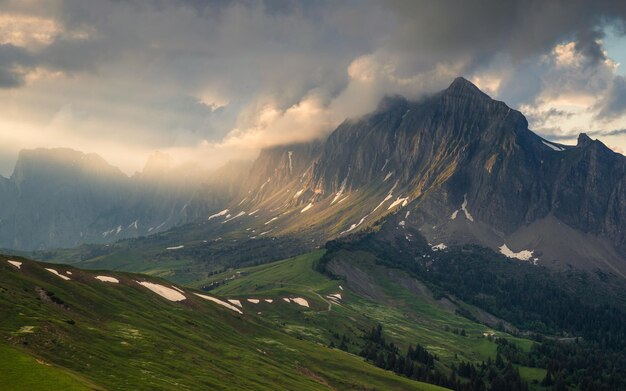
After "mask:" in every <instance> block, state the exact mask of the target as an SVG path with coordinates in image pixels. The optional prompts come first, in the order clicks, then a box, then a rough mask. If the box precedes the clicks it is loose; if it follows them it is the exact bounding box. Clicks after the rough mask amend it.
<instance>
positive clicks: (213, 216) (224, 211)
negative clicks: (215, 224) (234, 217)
mask: <svg viewBox="0 0 626 391" xmlns="http://www.w3.org/2000/svg"><path fill="white" fill-rule="evenodd" d="M227 213H228V209H224V210H223V211H221V212H217V213H216V214H214V215H211V216H209V220H212V219H214V218H216V217H220V216H226V214H227Z"/></svg>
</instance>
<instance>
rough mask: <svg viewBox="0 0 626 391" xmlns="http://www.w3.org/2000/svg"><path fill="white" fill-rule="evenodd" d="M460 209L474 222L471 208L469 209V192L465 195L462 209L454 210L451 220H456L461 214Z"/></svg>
mask: <svg viewBox="0 0 626 391" xmlns="http://www.w3.org/2000/svg"><path fill="white" fill-rule="evenodd" d="M459 211H462V212H463V213H464V214H465V218H466V219H468V220H469V221H471V222H472V223H473V222H474V217H473V216H472V215H471V213H470V212H469V210H467V194H464V195H463V203H462V204H461V209H457V210H455V211H454V212H452V215H451V216H450V220H455V219H456V218H457V216H458V214H459Z"/></svg>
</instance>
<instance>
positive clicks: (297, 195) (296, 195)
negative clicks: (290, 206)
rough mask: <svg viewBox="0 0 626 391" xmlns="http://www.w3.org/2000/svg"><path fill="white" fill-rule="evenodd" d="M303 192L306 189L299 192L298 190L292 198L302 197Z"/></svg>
mask: <svg viewBox="0 0 626 391" xmlns="http://www.w3.org/2000/svg"><path fill="white" fill-rule="evenodd" d="M304 190H306V189H301V190H298V191H297V192H296V194H294V196H293V198H298V197H300V196H301V195H302V193H304Z"/></svg>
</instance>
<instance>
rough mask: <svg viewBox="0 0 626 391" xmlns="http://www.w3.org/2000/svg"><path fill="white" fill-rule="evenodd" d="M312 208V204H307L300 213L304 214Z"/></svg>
mask: <svg viewBox="0 0 626 391" xmlns="http://www.w3.org/2000/svg"><path fill="white" fill-rule="evenodd" d="M312 207H313V203H312V202H309V204H308V205H307V206H305V207H304V208H303V209H302V210H301V211H300V213H304V212H306V211H307V210H309V209H311V208H312Z"/></svg>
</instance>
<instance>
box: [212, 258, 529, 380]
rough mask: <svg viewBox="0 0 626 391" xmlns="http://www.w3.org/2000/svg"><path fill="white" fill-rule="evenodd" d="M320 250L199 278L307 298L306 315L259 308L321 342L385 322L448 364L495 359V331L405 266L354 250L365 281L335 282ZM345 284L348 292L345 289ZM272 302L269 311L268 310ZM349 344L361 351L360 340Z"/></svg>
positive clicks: (241, 290)
mask: <svg viewBox="0 0 626 391" xmlns="http://www.w3.org/2000/svg"><path fill="white" fill-rule="evenodd" d="M323 253H324V252H323V250H321V251H315V252H311V253H308V254H305V255H302V256H299V257H294V258H291V259H288V260H284V261H279V262H273V263H270V264H266V265H261V266H256V267H249V268H242V269H237V270H230V271H228V272H225V273H222V274H218V275H215V276H212V277H211V278H210V279H209V280H206V281H202V283H201V284H206V283H209V282H212V281H222V282H223V284H222V285H220V286H218V287H217V288H216V289H215V290H214V291H212V292H214V293H216V294H220V295H223V296H228V297H233V298H246V297H271V298H274V299H278V300H280V298H281V297H285V296H302V297H306V298H307V299H309V300H310V302H311V306H312V310H311V311H308V312H305V314H306V316H304V315H303V314H302V313H300V312H296V311H295V310H294V311H292V308H289V306H281V307H274V308H271V307H270V306H261V307H259V309H262V310H263V317H264V319H265V320H267V321H271V322H274V324H275V325H276V327H281V328H282V329H283V330H285V331H286V332H288V333H290V334H292V335H296V336H298V337H299V338H305V339H310V340H313V341H315V342H318V343H323V344H328V343H329V342H330V341H333V342H335V344H336V343H337V341H334V340H333V335H334V334H335V333H337V334H340V335H342V334H346V335H348V336H349V337H351V338H358V337H359V336H360V335H361V334H362V333H363V331H365V330H367V329H368V328H370V327H372V326H374V325H376V324H377V323H380V324H382V325H383V328H384V330H385V333H386V335H388V336H389V337H391V338H392V339H393V341H394V342H395V343H396V344H398V345H399V346H400V347H401V348H403V349H405V348H407V347H408V346H409V345H415V344H417V343H419V344H421V345H423V346H425V347H426V348H427V349H428V350H429V351H430V352H431V353H434V354H436V355H437V356H438V357H439V359H440V365H441V366H443V368H444V370H445V368H449V367H450V366H451V365H452V364H453V363H455V364H458V363H459V362H460V361H470V362H474V363H480V362H481V361H486V360H487V359H488V358H492V359H494V358H495V356H496V348H497V345H496V343H495V342H494V341H493V339H489V338H485V337H483V332H485V331H488V330H492V329H491V328H490V327H488V326H485V325H483V324H479V323H476V322H473V321H471V320H469V319H466V318H464V317H462V316H459V315H456V314H455V313H454V310H453V309H450V308H447V307H446V305H444V304H442V302H441V301H438V300H436V299H435V298H434V297H433V296H432V294H430V292H429V291H428V289H426V287H425V286H423V285H421V284H419V282H417V281H415V280H413V279H411V278H410V277H409V276H408V275H406V274H405V273H403V272H402V271H399V270H392V269H388V268H385V267H382V266H378V265H376V264H375V262H374V260H373V259H372V258H371V257H368V255H367V254H360V253H357V254H354V253H350V254H346V255H345V256H344V258H345V261H346V262H349V264H350V265H351V267H352V268H354V269H355V270H357V271H358V272H359V273H354V275H355V276H356V275H359V276H361V277H359V279H361V281H357V283H356V284H353V283H352V282H351V280H350V279H348V281H342V280H332V279H330V278H328V277H327V276H325V275H322V274H320V273H318V272H316V271H314V269H313V266H314V264H315V262H316V261H317V260H318V259H319V258H320V257H321V256H322V255H323ZM348 257H351V258H348ZM233 276H234V277H235V278H233ZM354 278H356V277H353V279H354ZM340 285H342V287H344V289H346V290H345V291H341V290H340V289H339V286H340ZM359 285H361V286H367V288H368V289H367V290H368V291H369V293H370V297H368V295H367V294H364V293H363V292H362V291H360V288H359ZM336 292H341V293H342V294H343V300H342V301H341V305H334V304H333V305H332V307H331V310H330V311H328V304H329V301H328V300H327V299H326V298H325V296H326V295H327V294H329V293H336ZM371 295H374V296H376V297H371ZM460 304H462V303H460ZM270 308H271V311H268V312H265V310H269V309H270ZM460 330H465V334H466V336H461V335H459V334H460V333H458V331H460ZM495 336H496V337H500V338H507V339H509V340H510V341H511V342H514V343H516V344H517V345H519V346H520V348H521V349H523V350H525V351H528V350H529V349H530V346H531V345H532V344H533V342H532V341H530V340H527V339H523V338H517V337H514V336H511V335H509V334H506V333H503V332H495ZM349 349H350V350H351V351H353V352H355V353H356V352H357V350H356V349H357V347H356V346H349ZM527 380H532V378H531V377H529V378H528V379H527Z"/></svg>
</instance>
